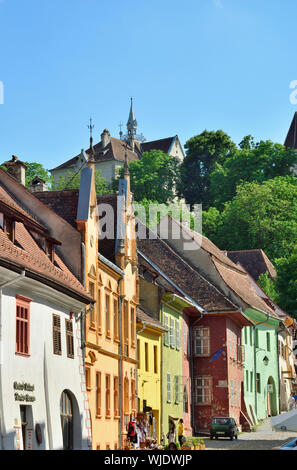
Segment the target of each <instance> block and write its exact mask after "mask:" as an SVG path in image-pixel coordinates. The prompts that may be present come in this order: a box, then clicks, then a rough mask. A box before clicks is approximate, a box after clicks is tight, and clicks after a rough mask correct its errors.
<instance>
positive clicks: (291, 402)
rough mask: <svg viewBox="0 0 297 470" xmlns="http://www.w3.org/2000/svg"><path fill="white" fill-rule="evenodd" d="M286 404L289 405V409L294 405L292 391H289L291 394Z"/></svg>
mask: <svg viewBox="0 0 297 470" xmlns="http://www.w3.org/2000/svg"><path fill="white" fill-rule="evenodd" d="M288 405H289V411H292V410H293V408H294V406H295V399H294V393H291V396H290V397H289V400H288Z"/></svg>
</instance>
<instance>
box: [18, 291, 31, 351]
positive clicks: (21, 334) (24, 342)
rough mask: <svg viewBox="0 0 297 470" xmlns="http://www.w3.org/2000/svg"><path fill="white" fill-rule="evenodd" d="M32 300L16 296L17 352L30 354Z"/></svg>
mask: <svg viewBox="0 0 297 470" xmlns="http://www.w3.org/2000/svg"><path fill="white" fill-rule="evenodd" d="M30 302H31V299H26V298H25V297H22V296H19V295H17V296H16V342H15V343H16V344H15V352H16V353H17V354H23V355H26V356H28V355H29V354H30Z"/></svg>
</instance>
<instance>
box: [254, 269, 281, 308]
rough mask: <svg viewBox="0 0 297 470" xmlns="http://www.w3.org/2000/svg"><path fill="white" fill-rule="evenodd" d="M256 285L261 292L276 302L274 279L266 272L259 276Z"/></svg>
mask: <svg viewBox="0 0 297 470" xmlns="http://www.w3.org/2000/svg"><path fill="white" fill-rule="evenodd" d="M257 283H258V284H259V286H260V287H261V288H262V289H263V291H264V292H265V293H266V294H267V295H268V297H270V298H271V300H273V301H274V302H276V303H277V302H278V292H277V287H276V283H275V280H274V279H271V277H270V276H269V274H268V271H266V273H264V274H260V276H259V278H258V281H257Z"/></svg>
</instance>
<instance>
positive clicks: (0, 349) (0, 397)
mask: <svg viewBox="0 0 297 470" xmlns="http://www.w3.org/2000/svg"><path fill="white" fill-rule="evenodd" d="M25 274H26V272H25V270H23V271H22V272H21V274H20V275H19V276H17V277H15V278H14V279H12V280H11V281H8V282H5V283H4V284H1V285H0V410H1V416H0V418H1V419H0V426H1V449H4V446H3V438H4V433H5V428H4V403H3V393H2V364H3V342H2V292H3V289H4V288H5V287H8V286H11V285H12V284H14V283H15V282H17V281H18V280H19V279H22V278H23V277H25Z"/></svg>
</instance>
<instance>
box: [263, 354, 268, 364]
mask: <svg viewBox="0 0 297 470" xmlns="http://www.w3.org/2000/svg"><path fill="white" fill-rule="evenodd" d="M263 363H264V366H268V364H269V359H268V357H267V356H265V357H264V359H263Z"/></svg>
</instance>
